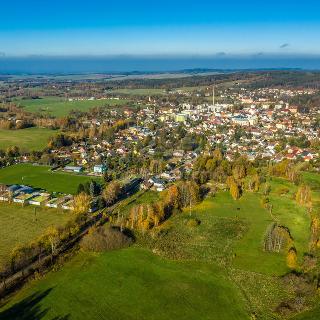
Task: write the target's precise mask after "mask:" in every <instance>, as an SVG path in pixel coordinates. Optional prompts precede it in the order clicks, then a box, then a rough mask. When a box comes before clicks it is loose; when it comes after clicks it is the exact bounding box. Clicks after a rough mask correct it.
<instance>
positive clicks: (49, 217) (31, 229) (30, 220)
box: [0, 203, 70, 263]
mask: <svg viewBox="0 0 320 320" xmlns="http://www.w3.org/2000/svg"><path fill="white" fill-rule="evenodd" d="M36 210H37V211H36V215H35V207H33V206H25V207H22V206H21V205H16V204H7V203H0V226H1V237H0V263H1V261H3V260H4V259H5V258H6V257H8V255H9V254H10V252H11V250H12V249H13V248H14V247H15V246H16V245H18V244H27V243H29V242H31V241H32V240H34V239H36V238H37V237H38V236H40V235H41V233H42V232H43V230H45V229H46V228H47V227H49V226H50V225H55V226H60V225H63V224H65V223H66V222H67V220H68V219H69V218H70V212H67V213H63V212H62V211H58V210H56V209H51V208H50V209H49V208H37V209H36Z"/></svg>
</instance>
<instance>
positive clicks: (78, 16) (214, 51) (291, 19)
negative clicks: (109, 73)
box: [0, 0, 320, 72]
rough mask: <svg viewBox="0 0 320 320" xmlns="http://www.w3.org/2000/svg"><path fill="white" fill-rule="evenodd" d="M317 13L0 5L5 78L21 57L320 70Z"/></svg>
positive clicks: (274, 8)
mask: <svg viewBox="0 0 320 320" xmlns="http://www.w3.org/2000/svg"><path fill="white" fill-rule="evenodd" d="M319 12H320V1H318V0H307V1H301V0H299V1H297V0H291V1H288V0H264V1H261V0H255V1H253V0H242V1H236V0H228V1H221V0H220V1H216V0H193V1H190V0H184V1H181V0H171V1H169V0H161V1H160V0H158V1H153V0H149V1H146V0H135V1H133V0H132V1H128V0H121V1H117V0H54V1H52V0H28V1H26V0H10V1H2V3H1V11H0V72H1V71H5V70H11V69H14V66H15V65H18V64H17V61H18V60H17V59H18V58H20V59H24V60H23V61H26V60H25V59H26V58H27V59H31V60H33V61H34V59H35V57H37V58H38V59H40V60H41V59H42V62H41V61H40V62H39V64H41V63H42V64H44V60H43V57H54V59H57V57H60V59H65V58H66V57H91V58H92V59H96V58H99V59H100V58H101V57H108V58H107V60H108V61H109V64H108V65H106V67H105V68H107V67H108V68H109V69H110V68H111V67H112V62H110V59H109V57H117V59H118V60H117V61H118V62H119V57H122V58H123V60H126V61H127V60H128V57H131V59H136V60H135V61H137V59H138V60H139V59H140V58H141V57H153V58H154V59H158V60H157V61H160V60H161V59H167V60H168V59H171V64H174V61H178V60H177V57H185V62H186V63H185V64H184V65H183V66H186V67H188V66H189V65H190V66H191V65H192V66H198V67H214V66H219V65H223V63H221V61H225V62H227V63H225V65H226V66H228V61H229V62H232V61H233V62H234V61H238V60H239V59H242V60H243V61H247V62H248V59H251V60H256V61H258V60H261V61H262V60H263V61H264V62H265V61H267V60H268V61H269V62H268V63H261V64H260V65H259V64H257V66H261V67H262V66H264V65H269V66H270V67H278V65H281V66H283V67H301V66H302V64H301V61H302V62H303V61H307V65H308V66H309V65H310V66H312V65H316V64H318V65H320V41H319V35H320V17H319ZM187 57H188V59H189V60H188V59H187ZM160 58H161V59H160ZM200 58H201V59H202V60H201V59H200ZM208 58H210V59H211V61H213V60H215V61H216V62H215V63H213V64H212V63H211V64H210V63H208ZM276 58H277V59H278V60H277V61H278V63H275V60H276ZM159 59H160V60H159ZM190 59H191V60H192V61H193V62H194V63H193V64H191V63H187V61H189V62H190V61H191V60H190ZM292 59H296V60H295V61H297V62H296V63H293V60H292ZM303 59H305V60H303ZM120 60H121V59H120ZM200 60H201V61H202V62H206V63H200V62H199V61H200ZM12 61H14V62H12ZM197 61H198V62H197ZM284 61H285V63H284ZM298 61H300V62H299V63H298ZM314 61H316V64H315V63H314ZM140 62H141V61H140V60H139V63H140ZM149 62H150V61H149ZM218 62H219V63H218ZM19 63H20V67H21V66H22V65H23V63H22V62H21V61H20V62H19ZM79 63H80V62H79V60H78V64H79ZM139 63H138V64H137V63H136V62H135V63H133V65H132V66H131V67H130V68H131V69H134V68H135V67H136V66H137V67H138V66H139ZM279 63H280V64H279ZM27 64H28V63H27V62H24V67H25V66H26V65H27ZM95 65H96V64H95ZM149 65H150V63H149ZM231 65H232V63H230V66H231ZM235 65H237V63H235ZM246 65H255V64H254V63H252V62H251V61H250V64H248V63H244V64H243V65H242V66H243V67H245V66H246ZM172 67H173V65H172ZM61 68H62V67H61ZM101 68H102V67H101V66H100V69H101ZM130 68H129V69H130ZM148 68H149V66H148ZM111 69H112V68H111ZM115 69H116V68H115Z"/></svg>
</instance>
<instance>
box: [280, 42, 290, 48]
mask: <svg viewBox="0 0 320 320" xmlns="http://www.w3.org/2000/svg"><path fill="white" fill-rule="evenodd" d="M288 47H290V44H289V43H284V44H282V45H281V46H280V49H284V48H288Z"/></svg>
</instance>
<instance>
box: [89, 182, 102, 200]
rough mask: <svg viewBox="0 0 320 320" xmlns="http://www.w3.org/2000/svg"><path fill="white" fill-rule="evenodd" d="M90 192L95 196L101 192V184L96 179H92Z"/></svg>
mask: <svg viewBox="0 0 320 320" xmlns="http://www.w3.org/2000/svg"><path fill="white" fill-rule="evenodd" d="M89 192H90V195H91V197H95V196H97V195H98V194H99V193H100V186H99V185H98V183H97V182H96V181H94V180H92V181H90V185H89Z"/></svg>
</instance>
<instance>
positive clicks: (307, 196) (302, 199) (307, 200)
mask: <svg viewBox="0 0 320 320" xmlns="http://www.w3.org/2000/svg"><path fill="white" fill-rule="evenodd" d="M296 201H297V202H298V203H299V204H300V205H307V206H309V205H310V204H311V189H310V187H309V186H307V185H306V184H302V185H301V186H300V187H299V188H298V191H297V193H296Z"/></svg>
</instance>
